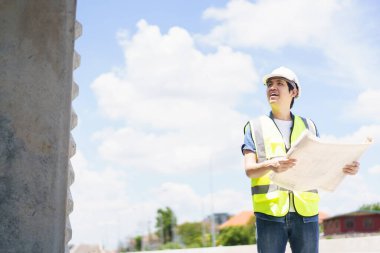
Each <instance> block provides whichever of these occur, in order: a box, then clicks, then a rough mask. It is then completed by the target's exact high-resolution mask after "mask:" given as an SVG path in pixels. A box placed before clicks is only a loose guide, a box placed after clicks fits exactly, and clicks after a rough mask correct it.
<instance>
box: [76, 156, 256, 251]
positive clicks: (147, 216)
mask: <svg viewBox="0 0 380 253" xmlns="http://www.w3.org/2000/svg"><path fill="white" fill-rule="evenodd" d="M72 163H73V167H74V170H75V174H76V179H75V182H74V184H73V185H72V187H71V192H72V195H73V199H74V211H73V213H72V214H71V215H70V220H71V224H72V229H73V239H72V241H71V242H70V243H73V244H78V243H102V244H104V245H106V246H107V247H108V248H113V247H115V246H116V245H117V243H118V242H119V241H122V240H124V239H125V238H126V237H127V236H136V235H138V234H147V233H148V229H149V230H150V231H154V229H155V228H154V226H155V216H156V211H157V210H158V208H165V207H166V206H168V207H170V208H171V209H172V210H173V211H174V213H175V214H176V216H177V219H178V222H179V224H180V223H183V222H186V221H200V220H202V219H203V218H204V217H205V216H207V215H209V214H210V213H211V204H210V203H211V202H210V196H209V195H206V196H202V195H200V194H199V193H196V192H195V191H194V190H193V188H192V187H191V186H189V185H186V184H179V183H174V182H166V183H163V184H161V185H160V186H158V187H156V188H147V191H146V192H147V193H149V194H148V195H149V196H153V197H149V198H146V197H145V198H144V197H143V196H142V198H141V200H140V201H139V202H132V201H131V200H130V199H129V197H128V196H129V192H128V191H127V186H128V176H127V175H126V173H125V172H124V171H119V170H116V169H111V168H106V169H104V170H94V169H91V168H89V167H88V166H89V164H88V161H87V159H86V158H85V157H84V156H83V154H82V152H81V151H80V150H78V152H77V154H76V155H75V156H74V157H73V158H72ZM213 199H214V211H215V212H218V211H219V212H229V213H236V212H238V211H240V210H242V209H244V208H245V206H244V204H245V203H244V202H247V201H246V199H249V198H246V196H244V194H241V193H239V192H236V191H234V190H230V189H225V190H221V191H216V192H215V193H214V198H213Z"/></svg>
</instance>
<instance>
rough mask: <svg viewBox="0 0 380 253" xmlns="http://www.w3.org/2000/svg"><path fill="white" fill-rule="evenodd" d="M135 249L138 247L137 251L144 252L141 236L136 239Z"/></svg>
mask: <svg viewBox="0 0 380 253" xmlns="http://www.w3.org/2000/svg"><path fill="white" fill-rule="evenodd" d="M135 247H136V251H141V250H142V237H141V236H136V237H135Z"/></svg>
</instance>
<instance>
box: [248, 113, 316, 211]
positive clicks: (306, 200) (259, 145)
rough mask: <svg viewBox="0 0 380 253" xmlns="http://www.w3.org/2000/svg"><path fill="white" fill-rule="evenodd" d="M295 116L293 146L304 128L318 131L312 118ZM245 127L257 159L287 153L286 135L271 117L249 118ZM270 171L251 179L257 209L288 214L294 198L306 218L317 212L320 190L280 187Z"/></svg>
mask: <svg viewBox="0 0 380 253" xmlns="http://www.w3.org/2000/svg"><path fill="white" fill-rule="evenodd" d="M292 118H293V126H292V129H291V134H290V146H291V145H292V143H294V142H295V141H296V140H297V139H298V138H299V137H300V135H301V133H302V132H303V131H304V130H305V129H309V130H310V131H311V132H313V133H314V134H316V128H315V126H314V123H313V122H312V121H311V120H309V119H305V118H302V117H299V116H293V115H292ZM246 127H250V128H251V133H252V139H253V141H254V143H255V146H256V157H257V160H258V162H262V161H265V160H268V159H271V158H274V157H279V156H285V155H286V147H285V143H284V140H283V137H282V135H281V132H280V131H279V129H278V128H277V126H276V124H275V123H274V121H273V120H272V118H271V117H268V116H261V117H259V118H258V119H256V120H252V121H249V122H248V123H247V125H246V126H245V128H244V130H246ZM271 173H274V172H272V171H270V172H268V173H267V174H265V175H264V176H261V177H259V178H252V180H251V191H252V202H253V210H254V212H259V213H264V214H267V215H271V216H275V217H282V216H285V215H286V214H287V213H288V212H289V207H290V198H293V202H294V208H295V211H296V212H297V213H298V214H300V215H302V216H304V217H310V216H314V215H317V214H318V203H319V196H318V192H317V190H309V191H304V192H297V191H290V190H287V189H285V188H281V187H279V186H278V185H276V184H274V183H273V182H272V181H271V180H270V177H269V175H270V174H271Z"/></svg>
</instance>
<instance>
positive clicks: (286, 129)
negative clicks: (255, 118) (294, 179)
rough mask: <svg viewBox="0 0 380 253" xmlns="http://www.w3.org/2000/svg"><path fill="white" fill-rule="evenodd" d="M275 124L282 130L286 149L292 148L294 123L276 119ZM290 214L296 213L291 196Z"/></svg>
mask: <svg viewBox="0 0 380 253" xmlns="http://www.w3.org/2000/svg"><path fill="white" fill-rule="evenodd" d="M274 122H275V123H276V125H277V127H278V129H279V130H280V132H281V134H282V138H283V139H284V142H285V146H286V148H287V149H289V148H290V129H291V128H292V124H293V121H291V120H280V119H274ZM289 212H295V209H294V202H293V196H291V198H290V208H289Z"/></svg>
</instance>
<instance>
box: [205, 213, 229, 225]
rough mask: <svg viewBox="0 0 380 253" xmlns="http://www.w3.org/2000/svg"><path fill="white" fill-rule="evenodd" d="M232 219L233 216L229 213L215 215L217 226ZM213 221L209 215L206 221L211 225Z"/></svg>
mask: <svg viewBox="0 0 380 253" xmlns="http://www.w3.org/2000/svg"><path fill="white" fill-rule="evenodd" d="M230 217H231V215H229V214H228V213H214V222H215V225H216V226H220V225H221V224H223V223H224V222H226V221H227V220H228V219H229V218H230ZM211 219H212V215H209V216H207V217H206V219H205V220H204V221H205V222H209V223H211Z"/></svg>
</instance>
